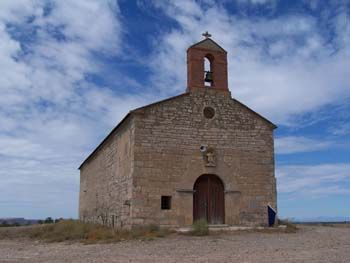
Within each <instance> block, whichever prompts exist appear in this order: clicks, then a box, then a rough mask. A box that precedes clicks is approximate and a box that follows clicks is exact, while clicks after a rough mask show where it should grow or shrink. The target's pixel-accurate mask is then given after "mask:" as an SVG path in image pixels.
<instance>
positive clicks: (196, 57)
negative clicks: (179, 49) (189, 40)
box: [187, 32, 229, 92]
mask: <svg viewBox="0 0 350 263" xmlns="http://www.w3.org/2000/svg"><path fill="white" fill-rule="evenodd" d="M203 36H204V37H205V39H204V40H202V41H200V42H198V43H196V44H194V45H192V46H190V47H189V48H188V49H187V91H189V92H191V91H192V90H194V89H213V90H218V91H227V92H228V91H229V90H228V81H227V52H226V50H224V49H223V48H222V47H220V46H219V45H218V44H217V43H216V42H214V41H213V40H212V39H211V38H210V37H211V35H210V34H209V33H208V32H205V33H204V34H203Z"/></svg>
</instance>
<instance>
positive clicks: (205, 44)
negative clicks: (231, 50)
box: [188, 37, 227, 53]
mask: <svg viewBox="0 0 350 263" xmlns="http://www.w3.org/2000/svg"><path fill="white" fill-rule="evenodd" d="M197 47H198V48H204V49H211V50H215V51H219V52H223V53H227V51H226V50H225V49H223V48H222V47H221V46H220V45H219V44H218V43H216V42H215V41H214V40H212V39H211V38H209V37H208V38H206V39H203V40H202V41H200V42H198V43H196V44H193V45H192V46H190V47H189V48H188V49H190V48H197Z"/></svg>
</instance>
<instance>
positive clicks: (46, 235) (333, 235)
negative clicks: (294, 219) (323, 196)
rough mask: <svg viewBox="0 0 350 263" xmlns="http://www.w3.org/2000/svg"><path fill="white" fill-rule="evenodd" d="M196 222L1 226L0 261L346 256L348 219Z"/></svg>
mask: <svg viewBox="0 0 350 263" xmlns="http://www.w3.org/2000/svg"><path fill="white" fill-rule="evenodd" d="M197 228H198V229H197V230H196V232H195V233H192V235H179V234H175V233H171V232H168V231H164V230H159V229H158V228H156V227H154V226H149V227H146V228H144V229H138V230H135V231H133V232H113V231H111V230H109V229H106V228H103V227H98V228H96V226H94V225H87V224H80V223H79V224H77V223H76V222H72V221H68V222H67V221H66V222H61V223H58V224H55V225H46V226H37V227H16V228H0V262H1V263H10V262H11V263H14V262H28V263H34V262H35V263H43V262H45V263H46V262H84V263H85V262H262V263H263V262H269V263H270V262H283V263H286V262H344V263H345V262H350V225H336V226H333V225H326V226H324V225H312V226H311V225H309V226H298V230H297V231H294V229H293V228H292V227H289V228H288V229H287V231H281V230H278V231H242V232H231V233H215V234H210V235H204V236H195V235H194V234H205V231H204V232H203V229H201V228H202V226H198V227H197ZM62 240H66V241H63V242H57V241H62Z"/></svg>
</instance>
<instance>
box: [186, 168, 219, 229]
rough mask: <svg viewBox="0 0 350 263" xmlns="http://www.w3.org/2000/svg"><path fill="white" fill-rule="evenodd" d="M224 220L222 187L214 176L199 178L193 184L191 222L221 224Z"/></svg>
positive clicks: (207, 175) (206, 175) (208, 175)
mask: <svg viewBox="0 0 350 263" xmlns="http://www.w3.org/2000/svg"><path fill="white" fill-rule="evenodd" d="M224 218H225V200H224V185H223V183H222V181H221V180H220V178H219V177H217V176H216V175H211V174H205V175H202V176H200V177H199V178H198V179H197V180H196V182H195V184H194V196H193V220H194V221H196V220H199V219H205V220H207V222H208V223H209V224H223V223H224Z"/></svg>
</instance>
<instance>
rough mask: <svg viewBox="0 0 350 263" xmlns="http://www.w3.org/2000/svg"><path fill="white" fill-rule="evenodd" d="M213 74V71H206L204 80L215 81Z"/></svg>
mask: <svg viewBox="0 0 350 263" xmlns="http://www.w3.org/2000/svg"><path fill="white" fill-rule="evenodd" d="M212 74H213V73H212V72H210V71H206V72H205V79H204V81H205V82H213V75H212Z"/></svg>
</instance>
